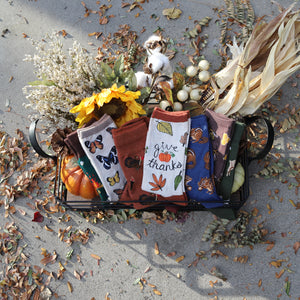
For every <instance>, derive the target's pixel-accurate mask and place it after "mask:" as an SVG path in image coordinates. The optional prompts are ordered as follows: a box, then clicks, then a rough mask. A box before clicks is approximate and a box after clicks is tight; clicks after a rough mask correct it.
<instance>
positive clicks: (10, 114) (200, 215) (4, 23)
mask: <svg viewBox="0 0 300 300" xmlns="http://www.w3.org/2000/svg"><path fill="white" fill-rule="evenodd" d="M80 2H81V1H79V0H73V1H70V0H69V1H68V0H61V1H57V0H53V1H46V0H37V1H28V0H22V1H21V0H10V1H8V0H0V7H1V8H0V30H1V32H4V31H5V30H6V29H8V31H7V32H6V33H5V34H3V36H1V37H0V82H1V84H0V94H1V99H2V100H1V101H0V120H1V127H2V128H1V130H3V131H6V132H8V133H9V134H10V135H12V136H14V135H15V130H16V129H20V130H22V131H23V132H24V133H25V135H27V133H28V127H29V125H30V121H29V120H28V118H27V116H28V114H29V112H28V111H27V110H26V109H24V107H23V105H22V104H23V103H24V102H26V99H25V96H24V95H23V93H22V88H23V86H25V85H26V84H27V82H29V81H32V80H35V77H34V73H33V66H32V65H31V64H30V63H28V62H24V61H23V59H24V56H25V54H33V53H34V51H35V50H34V47H32V45H31V42H30V39H29V38H32V39H35V40H41V39H42V38H43V37H44V36H45V34H47V33H51V32H53V31H54V32H58V31H61V30H65V31H66V32H67V33H68V36H67V37H66V38H65V39H64V42H65V44H66V46H68V45H71V43H72V42H73V40H77V41H79V42H80V43H81V44H82V45H84V46H86V48H87V49H88V50H89V51H94V52H95V53H96V51H97V48H98V47H99V46H100V39H99V40H96V39H95V38H94V37H89V36H88V33H91V32H95V31H102V32H103V34H104V35H107V34H108V33H109V32H111V33H113V32H115V31H116V30H117V29H118V27H119V25H120V24H125V23H126V24H130V25H131V27H132V29H133V30H136V31H137V32H140V31H141V30H142V29H143V28H144V29H146V31H145V32H144V33H143V34H141V35H140V40H141V41H143V40H145V39H146V38H147V37H148V36H149V35H151V34H152V32H153V31H154V30H155V29H157V27H158V26H159V27H161V28H163V29H164V35H165V36H168V37H170V38H173V39H177V40H180V39H181V38H182V37H183V33H184V31H185V29H186V28H190V29H191V28H193V21H194V20H200V19H202V18H203V17H205V16H211V17H213V20H212V21H211V23H210V24H211V25H210V26H209V27H208V28H207V33H208V34H209V43H208V46H207V48H206V50H205V55H206V57H207V58H208V60H210V61H211V62H212V64H213V65H214V66H215V67H216V66H217V65H218V63H219V58H218V57H216V55H215V54H214V52H213V51H212V50H213V49H216V48H218V46H219V44H218V37H219V34H220V32H219V28H218V27H217V26H216V22H215V21H216V20H217V16H216V13H215V12H214V11H213V8H221V7H224V2H223V1H218V0H211V1H208V0H202V1H197V0H187V1H174V3H170V1H167V0H162V1H153V0H149V2H148V3H147V2H146V3H144V4H142V8H143V10H140V9H138V8H136V9H135V10H133V11H132V12H130V13H129V12H127V8H123V9H122V8H121V4H122V1H120V0H114V1H101V4H107V5H108V4H112V7H111V8H110V10H109V14H114V15H115V17H114V18H111V19H110V21H109V23H108V24H106V25H99V23H98V17H97V16H96V15H90V16H89V17H88V18H84V13H85V11H84V8H83V6H82V5H81V3H80ZM85 3H86V5H87V6H88V7H90V8H91V9H97V8H98V7H99V5H98V4H97V3H96V1H91V0H86V1H85ZM177 3H178V6H179V7H180V9H181V10H182V11H183V14H182V15H181V17H180V18H179V19H178V20H174V21H168V20H167V19H166V18H165V17H164V16H162V9H163V8H168V7H173V6H174V5H175V4H177ZM251 3H253V6H254V10H255V13H256V16H263V15H265V16H266V18H269V17H272V16H275V15H277V14H278V9H277V7H276V5H274V4H272V3H271V2H269V1H266V0H263V1H260V0H255V1H251ZM290 3H291V1H287V0H285V1H280V4H281V5H283V6H285V7H287V6H288V5H289V4H290ZM296 7H298V8H299V3H298V2H296ZM137 13H139V14H140V15H139V16H138V17H137V16H136V14H137ZM152 14H155V15H156V16H159V20H158V21H155V19H154V18H150V16H151V15H152ZM189 17H190V18H189ZM24 34H26V35H27V36H28V38H24ZM183 42H186V41H183ZM91 43H92V44H91ZM176 59H177V61H179V60H181V57H180V53H179V54H177V56H176ZM11 76H13V79H12V80H10V78H11ZM293 83H296V84H298V85H299V84H300V82H299V79H298V78H297V77H296V76H294V77H292V78H290V79H289V80H288V81H287V82H286V83H285V84H284V86H283V87H282V89H281V91H282V96H281V100H280V101H278V97H276V96H274V97H273V99H272V103H274V104H276V105H279V107H283V106H284V105H285V104H287V103H290V104H291V105H296V107H298V108H299V104H298V101H299V100H298V99H296V96H297V94H298V92H299V90H298V88H297V87H295V85H294V86H293V87H292V84H293ZM274 146H275V147H274V149H273V150H272V153H273V154H274V153H280V154H281V155H282V157H285V158H291V159H292V160H297V159H299V155H300V148H299V127H298V128H297V129H296V130H292V131H287V132H285V133H284V134H277V135H276V139H275V143H274ZM261 169H262V165H258V164H257V163H256V162H254V163H252V164H251V166H250V170H249V172H250V174H252V175H253V174H256V173H257V172H258V171H259V170H261ZM282 176H283V178H286V179H288V180H289V181H290V182H292V181H293V179H290V178H289V177H288V174H285V175H282ZM250 187H251V191H252V194H251V196H250V197H249V199H248V201H247V203H246V205H245V207H244V208H243V209H245V210H246V211H251V210H252V209H253V208H257V209H258V221H257V222H261V221H265V227H266V228H267V229H268V230H269V234H268V235H267V237H266V240H269V241H273V242H274V244H275V245H274V247H273V248H272V249H271V250H269V251H267V250H268V249H267V247H268V246H269V244H259V245H255V246H254V248H253V249H250V248H249V247H244V248H238V249H230V250H229V249H223V248H221V251H222V252H223V253H225V254H226V255H228V259H225V258H224V257H219V258H216V257H208V259H207V260H200V262H199V263H198V265H197V266H192V267H188V266H189V264H190V263H191V262H193V261H194V260H195V253H196V252H198V251H199V250H207V249H208V248H209V243H205V242H202V241H201V237H202V235H203V232H204V230H205V228H206V226H207V225H208V224H209V223H210V222H211V221H212V220H213V215H212V214H211V213H209V212H192V213H190V215H189V218H188V219H187V220H186V222H184V223H183V224H180V223H178V222H175V221H172V222H166V223H165V224H157V223H156V222H155V221H152V222H151V223H150V224H145V223H144V222H143V221H142V220H130V221H127V222H125V223H123V224H115V223H105V224H100V223H98V224H91V223H87V222H86V220H85V219H83V218H82V217H80V216H79V215H78V214H76V213H75V212H72V211H68V212H67V213H68V214H69V215H70V216H71V220H70V221H69V222H68V223H59V222H58V221H59V217H61V215H60V214H54V215H52V216H48V217H46V216H45V219H44V221H43V223H33V222H31V219H32V217H33V210H32V209H30V208H29V207H28V205H26V203H28V202H33V201H34V199H35V196H34V195H33V200H30V199H29V198H26V197H21V198H18V199H17V201H16V203H15V207H16V208H17V209H18V208H21V209H23V210H24V211H25V212H26V215H25V216H23V215H22V214H20V212H19V211H18V210H17V212H16V213H15V214H14V215H12V217H9V218H8V219H5V218H4V208H3V207H2V208H1V214H2V218H1V225H2V226H4V224H5V223H6V222H8V221H11V219H13V220H14V221H15V223H16V225H17V226H18V227H19V229H20V231H21V232H22V233H23V234H24V242H25V243H27V244H28V246H27V248H26V249H25V253H26V254H27V255H28V257H29V263H30V264H31V265H38V266H40V267H42V265H41V263H40V260H41V259H42V256H41V248H45V249H47V250H48V251H49V252H51V253H52V252H53V251H56V253H57V254H58V258H57V260H56V262H55V263H54V264H51V265H47V266H46V269H47V270H49V271H53V272H57V271H58V269H59V266H58V262H59V261H60V262H61V263H63V264H65V263H67V264H66V265H65V268H66V272H65V273H64V279H62V280H52V281H51V283H50V285H49V288H50V290H51V291H52V292H53V293H57V295H58V296H59V299H74V298H75V299H92V298H93V297H94V299H105V297H106V295H108V293H109V297H110V298H111V299H114V300H115V299H155V298H159V297H160V298H161V299H176V300H177V299H227V300H233V299H253V300H254V299H259V300H265V299H277V297H278V298H279V299H300V273H299V272H300V271H299V265H300V260H299V252H298V253H297V254H295V251H294V249H293V245H294V243H295V242H297V241H300V232H299V211H298V210H296V209H295V207H294V206H293V205H292V204H291V201H289V200H293V201H294V203H297V202H299V200H300V199H299V196H297V195H296V194H295V188H294V187H292V188H290V186H289V184H287V183H281V181H280V180H279V179H278V178H269V179H268V178H265V177H260V178H256V177H255V176H251V179H250ZM276 192H277V194H276ZM38 197H39V198H40V199H41V198H42V197H43V195H39V196H38ZM270 207H271V209H272V211H271V212H270V209H269V208H270ZM45 225H47V226H48V227H50V228H52V229H53V232H49V231H47V230H45V228H44V226H45ZM69 225H72V226H73V229H74V230H75V229H81V230H85V229H87V228H90V229H91V230H92V231H93V234H92V235H91V238H90V240H89V241H88V243H87V244H86V245H82V244H81V243H78V242H77V243H76V242H75V243H73V244H72V245H71V246H68V245H67V244H66V243H64V242H61V241H60V240H59V239H58V237H57V233H58V231H59V229H60V228H66V227H67V226H69ZM145 228H146V229H147V232H148V236H145V234H143V232H144V229H145ZM136 233H140V234H141V239H139V238H138V237H137V235H136ZM270 233H271V234H270ZM35 236H40V239H37V238H35ZM156 242H157V243H158V245H159V249H160V255H156V254H155V251H154V245H155V243H156ZM71 249H74V251H73V256H72V258H71V259H70V260H67V259H66V254H67V253H68V252H69V251H70V250H71ZM172 251H176V256H174V257H168V256H167V254H168V253H170V252H172ZM91 254H96V255H99V256H100V257H101V258H102V259H101V261H100V263H99V264H97V260H95V259H94V258H92V257H91ZM77 255H80V257H81V262H82V263H79V262H78V261H77V259H76V256H77ZM181 255H184V256H185V258H184V260H183V261H181V262H176V260H175V259H176V258H177V257H179V256H181ZM244 255H246V256H248V257H249V258H248V261H247V263H245V264H241V263H238V262H234V261H233V259H234V257H236V256H244ZM0 259H1V257H0ZM276 260H282V263H281V267H279V268H276V267H274V266H272V265H270V262H272V261H276ZM149 267H150V271H149V272H147V273H144V271H145V270H146V269H147V268H149ZM213 267H216V268H217V269H218V270H219V271H220V272H221V273H222V274H224V275H225V276H226V277H227V281H222V280H221V279H218V278H216V277H214V276H212V274H211V273H210V272H209V270H211V269H212V268H213ZM3 268H4V262H3V261H2V266H1V270H0V272H3V270H4V269H3ZM74 270H76V271H77V272H78V273H80V272H82V271H85V274H84V276H83V278H82V279H81V280H78V279H76V278H75V276H74V275H73V272H74ZM281 270H284V274H283V275H282V276H281V277H280V278H276V274H275V273H276V272H277V273H279V272H280V271H281ZM1 274H2V275H1ZM1 276H3V273H0V278H1ZM141 276H143V277H144V278H145V279H146V280H147V282H149V283H151V284H154V285H155V286H156V288H157V290H159V291H160V292H161V293H162V295H161V296H158V295H156V294H155V292H154V291H153V288H152V287H150V286H149V285H146V286H145V287H144V289H143V290H141V289H140V286H139V284H135V283H136V280H137V279H138V278H140V277H141ZM216 280H217V282H216ZM210 281H211V282H214V283H215V284H212V283H210ZM67 282H70V283H71V284H72V286H73V293H70V292H69V290H68V287H67ZM287 282H290V291H289V294H290V297H289V296H288V295H287V291H286V288H285V287H286V284H287ZM107 297H108V296H107Z"/></svg>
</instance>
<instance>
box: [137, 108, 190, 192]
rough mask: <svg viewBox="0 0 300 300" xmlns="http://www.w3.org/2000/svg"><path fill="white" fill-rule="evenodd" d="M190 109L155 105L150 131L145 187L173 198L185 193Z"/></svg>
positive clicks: (146, 151)
mask: <svg viewBox="0 0 300 300" xmlns="http://www.w3.org/2000/svg"><path fill="white" fill-rule="evenodd" d="M189 132H190V115H189V111H178V112H168V111H165V110H162V109H160V108H157V107H156V108H155V109H154V111H153V113H152V116H151V118H150V123H149V130H148V133H147V139H146V147H145V157H144V173H143V181H142V190H144V191H147V192H150V193H154V194H158V195H161V196H163V197H171V196H178V195H182V194H183V193H184V192H185V188H184V176H185V167H186V157H187V155H186V154H187V144H188V140H189Z"/></svg>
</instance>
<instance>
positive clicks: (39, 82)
mask: <svg viewBox="0 0 300 300" xmlns="http://www.w3.org/2000/svg"><path fill="white" fill-rule="evenodd" d="M28 84H29V85H33V86H36V85H45V86H52V85H55V83H54V81H52V80H35V81H31V82H28Z"/></svg>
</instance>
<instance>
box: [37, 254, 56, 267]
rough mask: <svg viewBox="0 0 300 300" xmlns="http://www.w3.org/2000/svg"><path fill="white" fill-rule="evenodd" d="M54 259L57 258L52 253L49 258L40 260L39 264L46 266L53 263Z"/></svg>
mask: <svg viewBox="0 0 300 300" xmlns="http://www.w3.org/2000/svg"><path fill="white" fill-rule="evenodd" d="M56 258H57V254H56V252H55V251H54V253H53V255H49V256H46V257H44V258H42V259H41V264H42V265H45V266H46V265H47V264H49V263H53V262H55V260H56Z"/></svg>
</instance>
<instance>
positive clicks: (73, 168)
mask: <svg viewBox="0 0 300 300" xmlns="http://www.w3.org/2000/svg"><path fill="white" fill-rule="evenodd" d="M60 177H61V180H62V182H63V183H64V184H65V186H66V188H67V190H68V191H69V192H70V193H71V194H73V195H76V196H81V197H82V198H85V199H92V198H94V197H96V196H97V195H98V193H97V191H96V189H95V187H94V185H93V184H92V182H91V181H90V180H89V178H88V177H87V176H86V175H85V174H84V173H83V171H82V169H81V168H80V166H79V165H78V162H77V160H76V157H75V156H74V155H67V156H65V157H64V158H63V159H62V163H61V172H60Z"/></svg>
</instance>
